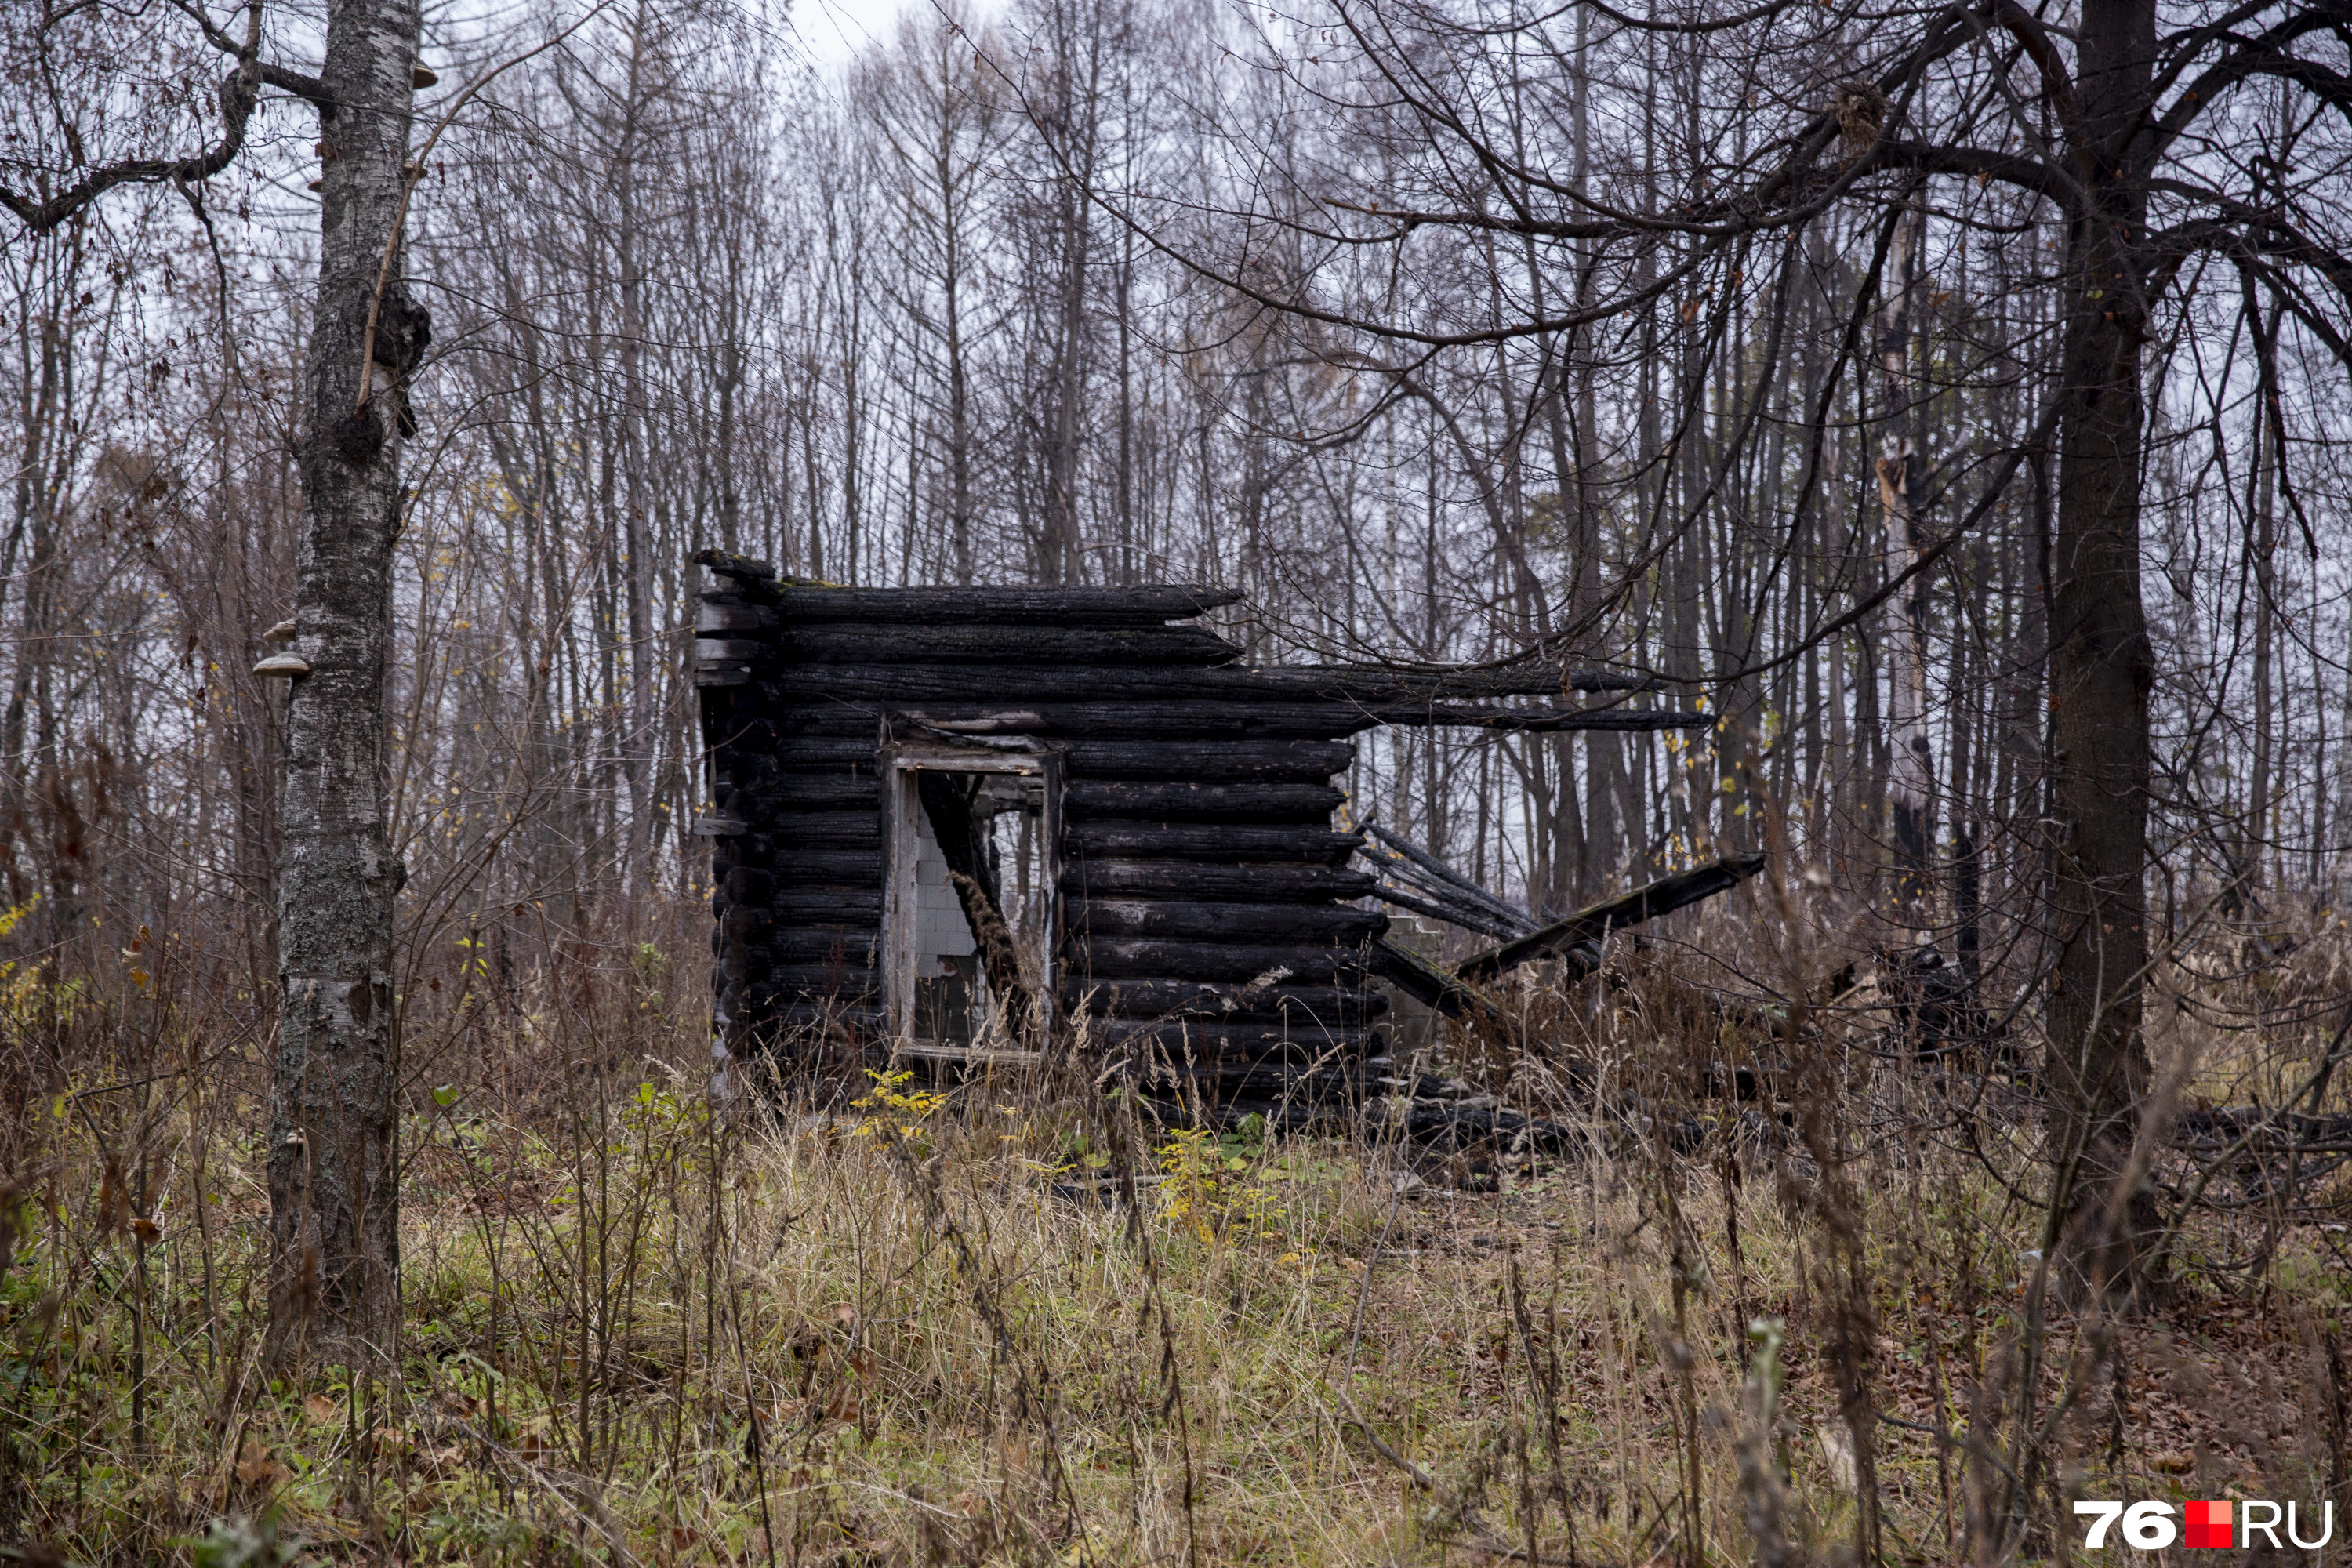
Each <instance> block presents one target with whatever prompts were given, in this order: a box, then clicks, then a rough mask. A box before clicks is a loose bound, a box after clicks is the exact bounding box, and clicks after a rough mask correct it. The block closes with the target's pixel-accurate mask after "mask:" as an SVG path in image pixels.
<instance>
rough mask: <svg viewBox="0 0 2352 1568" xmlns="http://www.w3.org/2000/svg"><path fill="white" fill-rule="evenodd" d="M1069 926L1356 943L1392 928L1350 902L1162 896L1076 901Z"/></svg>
mask: <svg viewBox="0 0 2352 1568" xmlns="http://www.w3.org/2000/svg"><path fill="white" fill-rule="evenodd" d="M1067 911H1068V912H1067V919H1068V921H1069V924H1070V930H1071V931H1074V932H1076V933H1078V935H1079V936H1080V937H1081V938H1083V939H1084V940H1087V941H1088V942H1093V941H1097V940H1099V939H1100V938H1103V937H1107V936H1108V937H1128V936H1162V937H1172V938H1175V939H1177V940H1179V941H1186V942H1307V943H1311V944H1314V945H1317V946H1328V945H1331V944H1334V943H1337V944H1340V945H1346V946H1353V945H1355V944H1356V943H1357V942H1361V941H1363V940H1364V939H1365V938H1367V937H1373V936H1378V935H1380V934H1381V933H1382V932H1384V931H1387V930H1388V928H1389V919H1388V916H1386V915H1384V914H1382V913H1381V912H1380V911H1379V910H1360V909H1357V908H1355V907H1353V906H1351V905H1348V904H1196V903H1183V902H1178V901H1174V900H1158V899H1093V898H1090V899H1073V900H1070V901H1069V904H1068V906H1067Z"/></svg>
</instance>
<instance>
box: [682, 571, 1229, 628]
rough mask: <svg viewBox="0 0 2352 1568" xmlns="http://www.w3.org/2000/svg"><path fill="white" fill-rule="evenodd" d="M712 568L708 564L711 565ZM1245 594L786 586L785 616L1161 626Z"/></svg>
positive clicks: (781, 595) (896, 622) (889, 622)
mask: <svg viewBox="0 0 2352 1568" xmlns="http://www.w3.org/2000/svg"><path fill="white" fill-rule="evenodd" d="M706 564H708V563H706ZM1241 597H1242V595H1241V592H1240V590H1239V589H1235V588H1199V587H1189V586H1167V587H1150V588H829V587H821V586H815V585H811V584H797V583H792V584H784V585H783V586H782V587H781V588H780V589H779V591H778V594H777V600H778V602H779V603H780V604H781V605H782V609H783V613H784V619H785V620H786V621H788V622H793V621H870V622H874V623H876V624H877V625H882V626H907V625H913V626H943V625H957V624H961V625H968V626H969V625H985V624H988V623H991V622H994V623H998V624H1001V625H1019V626H1074V625H1092V626H1155V625H1158V624H1160V622H1163V621H1183V620H1190V619H1192V617H1193V616H1199V615H1202V614H1203V613H1205V612H1207V611H1210V610H1216V609H1222V608H1223V607H1224V606H1225V605H1232V604H1236V603H1238V602H1240V600H1241Z"/></svg>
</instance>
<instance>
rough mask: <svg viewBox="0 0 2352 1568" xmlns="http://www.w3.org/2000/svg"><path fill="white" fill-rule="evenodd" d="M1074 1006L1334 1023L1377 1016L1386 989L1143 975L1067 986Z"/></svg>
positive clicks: (1113, 1012) (1135, 1014) (1137, 1013)
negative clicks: (1202, 979) (1248, 983)
mask: <svg viewBox="0 0 2352 1568" xmlns="http://www.w3.org/2000/svg"><path fill="white" fill-rule="evenodd" d="M1063 994H1064V996H1065V998H1066V1000H1067V1002H1068V1003H1069V1005H1070V1006H1071V1008H1072V1010H1073V1011H1081V1010H1083V1011H1086V1012H1087V1013H1090V1014H1093V1015H1095V1016H1102V1017H1125V1018H1152V1017H1160V1016H1168V1015H1171V1014H1186V1015H1191V1016H1199V1017H1204V1018H1213V1019H1220V1020H1225V1021H1232V1022H1244V1021H1246V1022H1255V1023H1265V1022H1279V1021H1281V1020H1282V1019H1284V1018H1286V1017H1295V1018H1298V1019H1303V1020H1305V1021H1307V1022H1308V1023H1310V1024H1328V1025H1338V1024H1345V1023H1350V1022H1354V1021H1357V1020H1360V1019H1363V1018H1371V1017H1378V1016H1380V1015H1381V1014H1383V1013H1385V1012H1387V1011H1388V1010H1389V999H1388V995H1387V994H1386V993H1384V992H1382V991H1381V990H1379V989H1377V988H1375V987H1373V986H1370V985H1292V984H1276V985H1236V984H1211V983H1209V982H1206V981H1200V980H1171V979H1167V978H1164V977H1161V978H1152V977H1148V976H1147V977H1143V978H1139V979H1132V980H1109V981H1103V982H1100V983H1098V984H1094V985H1091V986H1085V987H1080V986H1077V985H1076V984H1071V985H1066V986H1065V987H1064V991H1063Z"/></svg>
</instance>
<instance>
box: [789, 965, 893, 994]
mask: <svg viewBox="0 0 2352 1568" xmlns="http://www.w3.org/2000/svg"><path fill="white" fill-rule="evenodd" d="M765 984H766V989H767V990H768V991H770V992H771V993H772V994H774V995H776V996H819V997H823V996H843V997H856V996H870V995H872V994H875V993H876V992H877V991H879V990H881V989H882V972H881V971H880V970H878V969H866V968H863V967H855V968H853V967H848V966H845V965H837V964H831V963H776V964H772V965H771V966H770V968H769V970H768V976H767V980H766V983H765Z"/></svg>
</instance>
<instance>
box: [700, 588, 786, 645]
mask: <svg viewBox="0 0 2352 1568" xmlns="http://www.w3.org/2000/svg"><path fill="white" fill-rule="evenodd" d="M731 597H732V595H730V598H731ZM716 599H717V595H704V597H703V602H702V603H701V604H699V605H696V606H695V609H694V629H695V630H696V631H697V632H731V633H734V634H737V635H739V636H750V637H756V636H758V635H759V634H761V633H763V632H772V631H774V630H775V629H776V628H777V627H778V626H782V624H783V623H782V621H781V620H780V619H779V618H778V616H777V615H776V612H775V611H774V609H773V608H772V607H771V606H769V605H745V604H740V603H738V604H721V603H718V602H716Z"/></svg>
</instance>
